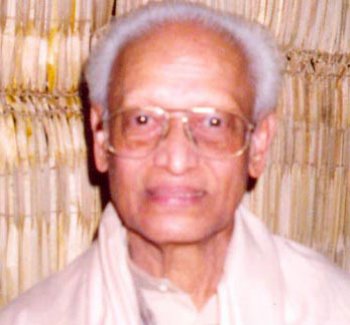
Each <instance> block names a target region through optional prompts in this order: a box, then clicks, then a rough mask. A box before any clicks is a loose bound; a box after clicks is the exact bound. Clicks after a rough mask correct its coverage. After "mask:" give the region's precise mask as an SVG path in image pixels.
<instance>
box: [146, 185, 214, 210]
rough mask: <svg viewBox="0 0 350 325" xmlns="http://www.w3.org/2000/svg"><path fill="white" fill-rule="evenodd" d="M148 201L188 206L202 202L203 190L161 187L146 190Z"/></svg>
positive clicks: (204, 193)
mask: <svg viewBox="0 0 350 325" xmlns="http://www.w3.org/2000/svg"><path fill="white" fill-rule="evenodd" d="M146 194H147V196H148V199H150V200H151V201H153V202H156V203H158V204H165V205H190V204H195V203H197V202H199V201H200V200H202V199H203V198H204V196H205V195H206V194H207V193H206V191H205V190H203V189H198V188H194V187H191V186H172V185H161V186H155V187H150V188H148V189H147V190H146Z"/></svg>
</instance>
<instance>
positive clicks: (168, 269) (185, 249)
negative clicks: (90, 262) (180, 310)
mask: <svg viewBox="0 0 350 325" xmlns="http://www.w3.org/2000/svg"><path fill="white" fill-rule="evenodd" d="M231 234H232V227H230V228H229V229H226V230H225V231H224V232H221V233H218V234H216V235H214V236H213V237H211V238H210V239H206V240H203V241H202V242H199V243H198V242H196V243H190V244H188V243H186V244H183V243H180V244H178V243H176V244H174V243H171V244H158V243H152V242H150V241H147V240H146V239H144V238H143V237H141V236H140V235H138V234H135V233H133V232H129V233H128V238H129V251H130V256H131V259H132V260H133V262H134V263H135V264H136V265H137V266H138V267H140V268H141V269H143V270H144V271H146V272H147V273H149V274H150V275H152V276H154V277H159V278H167V279H169V280H170V281H171V282H172V283H174V284H175V285H176V286H177V287H178V288H180V289H181V290H183V291H185V292H187V293H188V294H189V295H190V296H191V298H192V301H193V302H194V304H195V305H196V306H197V308H198V309H200V308H201V307H202V306H203V305H204V304H205V303H206V302H207V301H208V299H209V298H210V297H211V296H212V295H213V294H215V292H216V289H217V286H218V284H219V281H220V279H221V276H222V273H223V269H224V264H225V259H226V253H227V248H228V245H229V242H230V239H231Z"/></svg>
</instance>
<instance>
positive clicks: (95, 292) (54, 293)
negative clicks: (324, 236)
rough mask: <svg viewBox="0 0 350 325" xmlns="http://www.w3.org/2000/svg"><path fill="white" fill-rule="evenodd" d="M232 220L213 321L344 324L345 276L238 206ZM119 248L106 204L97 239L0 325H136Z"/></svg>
mask: <svg viewBox="0 0 350 325" xmlns="http://www.w3.org/2000/svg"><path fill="white" fill-rule="evenodd" d="M235 218H236V220H235V230H234V233H233V239H232V242H231V244H230V248H229V252H228V256H227V262H226V265H225V271H224V275H223V277H222V280H221V282H220V285H219V287H218V298H219V305H220V312H219V314H220V324H221V325H230V324H235V325H256V324H269V325H281V324H297V325H300V324H306V325H320V324H329V325H342V324H344V325H345V324H350V277H349V275H348V274H346V273H345V272H343V271H341V270H339V269H337V268H336V267H334V266H333V265H332V264H330V263H329V262H328V261H327V260H326V259H324V258H323V257H321V256H320V255H318V254H316V253H314V252H313V251H311V250H310V249H308V248H305V247H303V246H301V245H299V244H296V243H294V242H291V241H289V240H286V239H283V238H280V237H277V236H274V235H272V234H271V233H270V232H269V231H268V230H267V229H266V228H265V226H264V225H263V224H262V223H261V222H260V221H259V220H258V219H257V218H256V217H254V216H253V215H252V214H251V213H250V212H249V211H247V210H246V209H245V208H244V207H240V208H239V209H238V211H237V213H236V216H235ZM127 254H128V252H127V247H126V231H125V229H124V228H123V226H122V225H121V223H120V221H119V218H118V217H117V215H116V212H115V210H114V208H113V207H112V205H111V204H110V205H108V206H107V208H106V210H105V212H104V215H103V219H102V222H101V226H100V229H99V239H98V241H96V242H95V243H94V244H93V245H92V247H91V248H90V249H89V250H88V251H87V252H86V253H84V254H83V255H82V256H81V257H79V258H78V259H77V260H76V261H75V262H73V263H72V264H71V265H69V266H68V267H67V268H66V269H65V270H63V271H62V272H60V273H58V274H56V275H54V276H52V277H50V278H48V279H47V280H45V281H44V282H42V283H40V284H39V285H38V286H36V287H34V288H33V289H31V290H29V291H28V292H27V293H25V294H24V295H22V296H21V297H20V298H19V299H17V300H15V301H14V302H13V303H11V304H10V305H8V306H7V307H6V308H5V309H4V310H3V311H2V312H0V324H1V325H2V324H6V325H9V324H11V325H28V324H33V325H34V324H35V325H47V324H50V325H56V324H62V325H63V324H64V325H70V324H71V325H73V324H74V325H77V324H79V325H80V324H84V325H97V324H106V325H112V324H113V325H115V324H122V325H139V324H142V320H141V317H140V308H139V303H138V299H137V294H136V289H135V287H134V284H133V280H132V276H131V274H130V271H129V267H128V263H127ZM159 325H162V324H159ZM179 325H181V324H179Z"/></svg>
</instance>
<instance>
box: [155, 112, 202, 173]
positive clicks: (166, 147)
mask: <svg viewBox="0 0 350 325" xmlns="http://www.w3.org/2000/svg"><path fill="white" fill-rule="evenodd" d="M184 123H185V122H184V121H183V120H181V119H170V120H169V125H168V129H167V132H166V134H165V136H164V137H163V138H162V140H161V142H160V143H159V146H158V148H157V149H156V151H155V153H154V163H155V165H156V166H158V167H162V168H165V169H167V170H168V171H169V172H170V173H172V174H174V175H181V174H184V173H186V172H187V171H188V170H191V169H192V168H195V167H196V166H197V164H198V159H199V157H198V153H197V152H196V150H195V148H194V145H193V143H192V140H191V138H190V136H189V135H188V134H187V132H186V129H185V127H184Z"/></svg>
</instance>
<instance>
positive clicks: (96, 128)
mask: <svg viewBox="0 0 350 325" xmlns="http://www.w3.org/2000/svg"><path fill="white" fill-rule="evenodd" d="M90 124H91V130H92V136H93V140H94V144H93V147H94V159H95V165H96V168H97V170H98V171H99V172H101V173H104V172H106V171H107V170H108V157H107V151H106V141H107V138H106V137H107V134H106V132H105V130H104V128H103V109H102V107H101V106H100V105H98V104H94V103H93V104H92V105H91V109H90Z"/></svg>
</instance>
